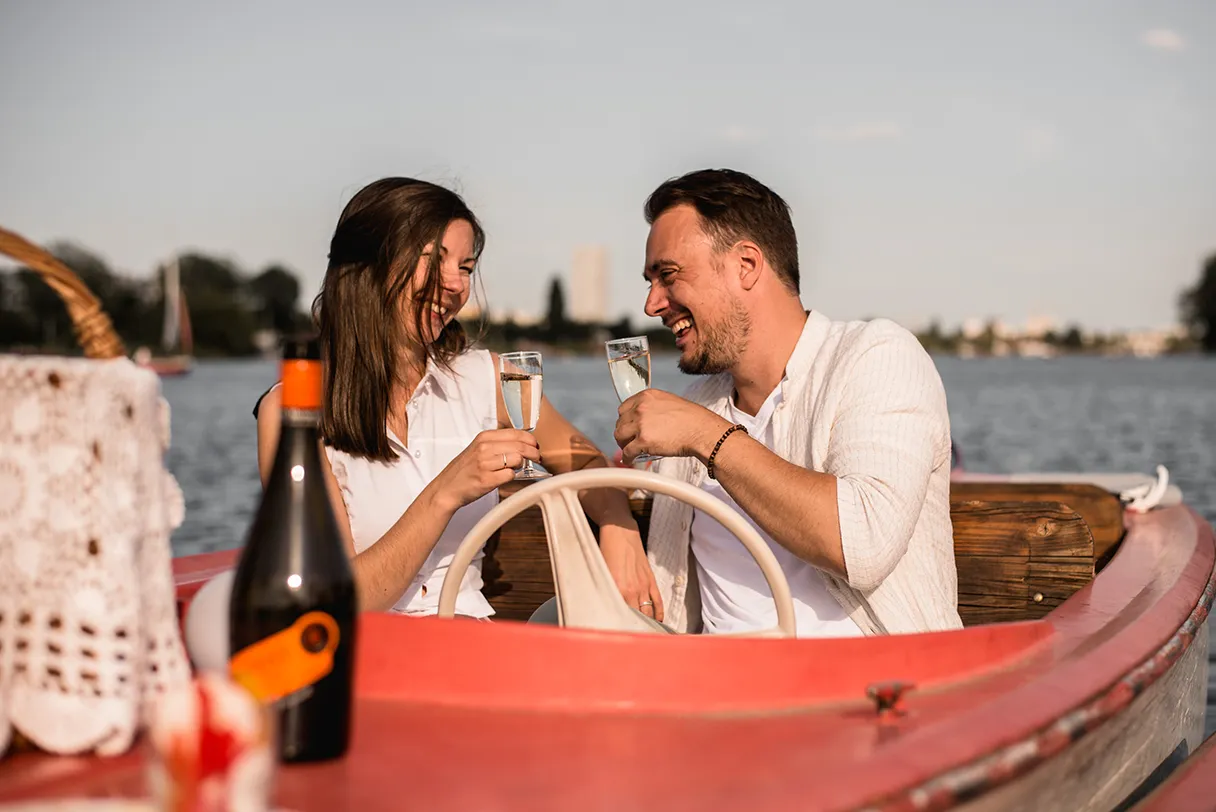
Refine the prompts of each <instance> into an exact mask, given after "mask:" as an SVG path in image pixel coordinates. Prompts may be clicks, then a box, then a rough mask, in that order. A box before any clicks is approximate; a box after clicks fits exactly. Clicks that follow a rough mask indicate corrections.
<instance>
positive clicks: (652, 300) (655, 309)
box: [646, 286, 667, 318]
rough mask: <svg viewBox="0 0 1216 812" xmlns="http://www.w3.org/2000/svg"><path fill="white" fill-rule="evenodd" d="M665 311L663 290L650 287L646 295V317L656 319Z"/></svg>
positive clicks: (665, 299)
mask: <svg viewBox="0 0 1216 812" xmlns="http://www.w3.org/2000/svg"><path fill="white" fill-rule="evenodd" d="M666 309H667V296H666V294H664V293H663V289H662V288H660V287H658V286H652V287H651V288H650V292H649V293H647V294H646V315H647V316H651V317H653V318H657V317H658V316H659V315H661V314H662V313H663V311H664V310H666Z"/></svg>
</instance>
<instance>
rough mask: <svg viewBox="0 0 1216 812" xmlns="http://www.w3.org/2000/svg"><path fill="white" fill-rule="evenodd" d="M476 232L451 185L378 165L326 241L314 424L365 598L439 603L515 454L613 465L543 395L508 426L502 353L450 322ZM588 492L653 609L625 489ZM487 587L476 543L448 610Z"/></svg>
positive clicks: (270, 408) (623, 569)
mask: <svg viewBox="0 0 1216 812" xmlns="http://www.w3.org/2000/svg"><path fill="white" fill-rule="evenodd" d="M484 241H485V237H484V234H483V232H482V229H481V226H480V225H479V224H478V222H477V218H476V217H474V215H473V213H472V212H471V211H470V210H469V209H468V207H467V206H466V205H465V203H464V201H463V200H461V198H460V197H459V196H458V195H457V194H455V193H454V192H452V191H450V190H448V189H444V188H442V187H440V186H436V185H435V184H432V183H427V182H425V181H421V180H414V179H411V178H385V179H383V180H379V181H376V182H374V183H372V184H370V185H368V186H367V187H365V188H364V189H362V190H361V191H359V193H358V194H356V195H355V196H354V198H353V199H352V200H351V201H350V203H348V204H347V206H346V208H345V210H344V211H343V212H342V215H341V217H340V218H339V220H338V225H337V228H336V229H335V231H334V235H333V240H332V241H331V243H330V250H329V267H328V268H327V270H326V272H325V279H324V281H323V283H322V286H321V292H320V294H319V295H318V296H317V298H316V300H315V301H314V302H313V316H314V318H315V320H316V323H317V325H318V327H319V331H320V339H321V357H322V364H323V367H324V376H325V396H324V397H325V402H324V409H323V415H322V422H321V433H322V436H323V438H324V443H325V452H326V453H325V458H326V460H327V461H328V466H327V472H326V477H327V480H328V482H329V486H330V487H329V491H330V497H331V500H332V502H333V506H334V512H335V514H336V516H337V519H338V524H339V526H340V527H341V528H342V531H343V535H344V537H345V541H346V545H347V551H348V553H349V554H350V555H351V556H352V558H353V561H354V569H355V579H356V581H357V583H358V588H359V600H360V606H361V607H362V608H363V609H369V610H373V611H385V610H391V611H397V612H404V613H408V614H434V613H435V612H436V611H437V610H438V603H439V591H440V587H441V585H442V583H443V578H444V576H445V574H446V572H447V567H448V564H449V563H450V562H451V559H452V556H453V554H454V553H455V551H456V548H457V547H458V546H459V544H460V541H461V540H462V539H463V538H464V537H465V535H466V534H467V533H468V531H469V530H470V529H472V527H473V525H474V524H476V523H477V521H478V520H479V519H480V518H481V517H482V516H483V515H485V513H486V512H487V511H488V510H489V509H490V508H492V507H493V506H494V505H495V504H496V502H497V498H498V497H497V489H498V488H499V487H500V486H502V485H505V484H506V483H508V482H510V481H511V480H512V479H513V478H514V474H515V471H514V469H515V468H516V467H518V466H519V465H521V464H522V463H523V460H524V459H530V460H532V461H534V462H537V461H539V462H540V463H541V464H542V465H544V466H545V468H547V469H548V470H549V471H552V472H554V473H564V472H567V471H571V470H574V469H578V468H586V467H592V466H601V465H607V461H606V460H605V459H604V457H603V455H601V454H600V453H599V451H597V450H596V449H595V446H594V445H593V444H592V443H591V442H590V441H589V440H587V439H586V438H585V437H584V436H583V435H581V434H580V433H579V432H578V431H576V430H575V429H574V427H573V426H571V425H570V423H569V422H568V421H567V420H566V419H565V418H564V417H562V416H561V414H559V413H558V412H557V410H556V409H554V408H553V407H552V406H551V405H550V404H549V403H548V401H547V400H545V401H543V402H542V404H541V412H540V417H539V419H538V421H537V425H536V430H535V432H534V433H529V432H524V431H516V430H515V429H513V428H511V423H510V419H509V417H508V416H507V410H506V406H505V404H504V402H503V398H502V392H501V389H500V387H499V384H498V372H497V363H498V359H497V358H496V357H495V356H494V354H492V353H490V352H487V351H485V350H477V349H470V348H469V342H468V338H467V336H466V334H465V331H464V329H463V328H462V327H461V325H460V323H459V322H458V321H456V316H457V315H458V314H459V313H460V310H461V308H462V307H464V305H465V303H466V302H467V301H468V300H469V294H470V288H471V279H472V276H473V274H474V272H475V270H476V266H477V261H478V259H479V257H480V255H481V251H482V247H483V245H484ZM279 400H280V396H279V389H278V386H277V385H276V386H275V387H274V388H272V389H271V390H270V392H268V393H267V395H266V396H265V397H264V398H263V400H262V402H261V404H260V405H259V407H258V408H257V409H255V414H257V420H258V467H259V469H260V471H261V475H262V482H263V483H265V481H266V479H267V477H269V475H270V469H271V466H272V465H273V461H274V452H275V446H276V444H277V442H278V435H279V421H280V405H279ZM582 504H583V507H584V509H585V510H586V511H587V514H588V515H589V516H590V517H591V519H592V520H593V521H595V522H596V523H597V524H598V525H599V526H600V549H601V550H602V552H603V554H604V557H605V559H606V560H607V561H608V566H609V569H610V570H611V571H612V574H613V577H614V579H615V580H616V583H617V585H618V587H620V589H621V593H622V595H624V597H625V599H626V601H628V602H629V603H630V604H631V605H633V606H638V607H639V608H640V609H641V610H642V611H643V612H645V613H646V614H647V615H649V616H651V617H655V618H656V619H659V620H661V619H662V617H663V613H662V607H661V605H660V600H659V594H658V589H657V588H656V587H655V582H654V576H653V573H652V572H651V570H650V566H649V564H648V563H647V561H646V557H645V553H644V552H643V550H642V545H641V538H640V536H639V534H638V528H637V524H636V522H635V521H634V519H633V516H632V514H631V513H630V511H629V503H628V500H627V499H626V497H625V495H624V494H623V493H621V492H619V491H612V490H597V491H592V492H589V493H587V494H585V495H584V496H583V498H582ZM481 585H482V581H481V556H480V554H479V555H478V557H477V559H476V561H475V562H474V564H473V566H471V567H470V568H469V570H468V572H467V574H466V575H465V577H464V580H463V582H462V583H461V585H460V593H459V595H458V597H457V599H456V611H457V613H459V614H462V615H468V616H471V617H475V618H486V617H489V616H490V615H492V614H493V613H494V610H493V609H492V608H491V607H490V604H489V603H488V602H487V601H486V599H485V598H484V597H483V596H482V594H481Z"/></svg>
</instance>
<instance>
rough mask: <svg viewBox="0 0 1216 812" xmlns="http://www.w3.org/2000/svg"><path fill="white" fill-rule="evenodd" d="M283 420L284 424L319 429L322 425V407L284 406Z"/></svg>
mask: <svg viewBox="0 0 1216 812" xmlns="http://www.w3.org/2000/svg"><path fill="white" fill-rule="evenodd" d="M282 415H283V417H282V422H283V425H284V426H291V427H292V428H303V429H309V428H311V429H317V428H319V427H320V425H321V410H320V409H293V408H290V407H286V406H284V407H283V410H282Z"/></svg>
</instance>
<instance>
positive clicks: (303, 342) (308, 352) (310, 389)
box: [282, 336, 322, 410]
mask: <svg viewBox="0 0 1216 812" xmlns="http://www.w3.org/2000/svg"><path fill="white" fill-rule="evenodd" d="M282 375H283V408H284V409H313V410H315V409H320V408H321V388H322V382H321V347H320V344H319V342H318V341H317V340H316V339H315V338H313V337H311V336H307V337H302V338H290V339H288V340H287V341H286V342H284V345H283V368H282Z"/></svg>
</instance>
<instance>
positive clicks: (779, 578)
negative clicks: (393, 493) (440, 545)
mask: <svg viewBox="0 0 1216 812" xmlns="http://www.w3.org/2000/svg"><path fill="white" fill-rule="evenodd" d="M593 488H618V489H625V490H633V489H637V488H641V489H644V490H648V491H653V492H655V493H660V494H663V495H664V496H670V497H673V498H675V499H678V500H680V501H681V502H685V503H687V504H689V505H692V506H693V507H694V508H697V509H698V510H701V511H704V512H705V513H706V514H707V515H708V516H710V517H711V518H713V519H715V520H716V521H718V522H719V523H721V525H722V526H723V527H725V528H726V529H727V530H728V531H729V532H730V533H731V534H732V535H734V536H735V538H737V539H739V541H740V542H742V544H743V546H744V547H745V548H746V549H747V551H748V552H749V553H751V556H752V558H754V559H755V560H756V563H757V564H758V565H759V566H760V572H761V573H762V574H763V575H764V579H765V580H766V581H767V582H768V586H769V589H770V590H771V591H772V593H773V601H774V602H775V603H776V605H777V626H776V627H775V628H772V629H764V630H761V631H756V632H744V633H740V634H738V635H733V636H739V637H793V636H794V633H795V626H794V603H793V600H792V599H791V597H790V585H789V582H787V581H786V579H785V574H784V573H782V571H781V566H780V565H779V564H778V563H777V559H776V557H775V556H774V555H773V551H772V550H770V549H769V547H768V545H767V544H765V542H764V540H763V539H762V538H760V534H759V533H757V532H756V529H755V528H754V527H752V525H751V524H750V523H749V522H748V521H747V520H746V519H745V518H743V516H742V515H741V514H739V513H738V512H736V511H734V510H732V509H731V508H729V507H727V506H726V504H725V503H723V502H722V501H721V500H720V499H715V498H714V497H712V496H710V495H708V494H707V493H705V492H704V491H702V490H701V489H700V488H696V487H693V486H692V485H689V484H687V483H685V482H681V481H679V480H675V479H670V478H668V477H664V476H660V475H658V474H654V473H651V472H649V471H636V470H634V469H631V468H595V469H592V470H589V471H572V472H570V473H567V474H559V475H557V476H554V477H550V478H548V479H544V480H541V481H539V482H537V483H535V484H533V485H529V486H528V487H526V488H523V489H522V490H520V491H519V492H518V493H515V494H513V495H512V496H510V497H509V498H507V499H504V500H503V501H501V502H499V503H498V504H497V505H496V506H494V507H493V508H492V509H491V510H490V511H489V512H487V513H486V514H485V515H484V516H482V518H481V521H479V522H478V523H477V524H475V525H474V526H473V529H472V530H470V531H469V534H468V535H467V536H465V537H464V540H463V541H462V542H461V543H460V547H458V548H457V550H456V553H455V554H454V555H453V556H452V563H451V565H449V567H448V571H447V575H446V576H445V577H444V579H443V588H442V589H441V590H440V592H439V613H438V614H439V617H444V618H450V617H453V616H454V615H455V611H456V595H457V593H458V592H459V591H460V584H461V582H462V581H463V580H464V574H465V571H466V570H467V569H468V568H469V564H471V563H472V561H473V557H474V556H475V555H476V554H477V551H478V550H480V549H481V548H482V547H484V546H485V543H486V542H487V541H489V539H490V536H492V535H493V534H494V533H495V532H496V531H497V530H498V529H499V528H500V527H502V526H503V525H504V524H506V523H507V522H508V521H510V520H511V519H513V518H515V517H516V516H518V515H519V514H520V513H522V512H523V511H525V510H527V509H528V508H530V507H532V506H533V505H536V504H539V505H540V508H541V512H542V514H543V515H544V521H545V536H546V538H547V540H548V543H549V560H550V562H551V564H552V566H553V584H554V589H555V591H556V593H557V608H558V624H559V625H561V626H569V627H577V628H585V629H603V630H611V631H627V632H649V633H661V632H664V631H667V632H670V629H668V628H667V627H665V626H663V625H662V624H660V623H657V622H656V621H655V620H654V619H653V618H650V617H647V616H646V615H644V614H642V613H641V612H639V611H638V610H637V609H635V608H633V607H632V606H629V605H628V604H626V603H625V600H624V598H622V597H621V593H620V591H619V590H618V589H617V587H616V583H615V582H614V581H613V580H612V574H611V573H610V572H609V571H608V564H607V563H606V562H605V561H604V556H603V555H602V554H601V553H600V548H599V544H598V543H597V542H596V539H595V534H594V533H593V532H592V531H591V525H590V524H589V523H588V522H587V516H586V514H585V513H584V512H583V507H582V505H581V504H580V503H579V500H578V494H579V492H580V491H586V490H591V489H593Z"/></svg>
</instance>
